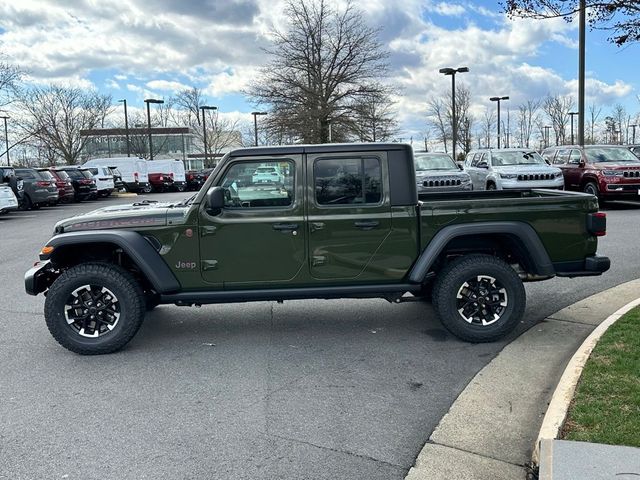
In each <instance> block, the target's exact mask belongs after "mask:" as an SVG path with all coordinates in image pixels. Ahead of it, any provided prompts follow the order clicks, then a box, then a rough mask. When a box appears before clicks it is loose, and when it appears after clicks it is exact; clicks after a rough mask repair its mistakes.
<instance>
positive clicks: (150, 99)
mask: <svg viewBox="0 0 640 480" xmlns="http://www.w3.org/2000/svg"><path fill="white" fill-rule="evenodd" d="M144 103H164V100H159V99H157V98H146V99H145V101H144Z"/></svg>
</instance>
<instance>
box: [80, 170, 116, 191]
mask: <svg viewBox="0 0 640 480" xmlns="http://www.w3.org/2000/svg"><path fill="white" fill-rule="evenodd" d="M87 170H89V171H90V172H91V174H92V175H93V178H94V180H95V181H96V188H97V189H98V195H99V196H101V197H108V196H109V195H111V193H112V192H113V191H114V190H115V185H114V182H113V173H111V170H110V169H109V167H87Z"/></svg>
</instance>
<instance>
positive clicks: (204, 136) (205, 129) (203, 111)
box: [200, 105, 218, 167]
mask: <svg viewBox="0 0 640 480" xmlns="http://www.w3.org/2000/svg"><path fill="white" fill-rule="evenodd" d="M217 109H218V107H210V106H208V105H202V106H201V107H200V110H202V140H203V142H204V166H205V167H207V166H208V164H207V125H206V116H205V110H217Z"/></svg>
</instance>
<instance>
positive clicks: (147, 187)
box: [142, 184, 153, 193]
mask: <svg viewBox="0 0 640 480" xmlns="http://www.w3.org/2000/svg"><path fill="white" fill-rule="evenodd" d="M152 190H153V187H152V186H151V184H148V185H145V186H144V187H143V188H142V193H151V191H152Z"/></svg>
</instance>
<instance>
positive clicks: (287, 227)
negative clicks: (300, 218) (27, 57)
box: [273, 223, 298, 231]
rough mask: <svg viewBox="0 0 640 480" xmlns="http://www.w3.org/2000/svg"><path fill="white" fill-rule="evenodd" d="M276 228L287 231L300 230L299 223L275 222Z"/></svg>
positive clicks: (274, 227)
mask: <svg viewBox="0 0 640 480" xmlns="http://www.w3.org/2000/svg"><path fill="white" fill-rule="evenodd" d="M273 229H274V230H280V231H287V230H298V224H297V223H274V224H273Z"/></svg>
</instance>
